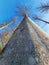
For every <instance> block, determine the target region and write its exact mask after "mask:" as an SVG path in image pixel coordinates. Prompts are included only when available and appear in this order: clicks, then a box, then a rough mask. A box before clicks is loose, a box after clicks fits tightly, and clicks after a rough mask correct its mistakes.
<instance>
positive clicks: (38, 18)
mask: <svg viewBox="0 0 49 65" xmlns="http://www.w3.org/2000/svg"><path fill="white" fill-rule="evenodd" d="M33 18H34V20H39V21H42V22H44V23H47V24H49V22H48V21H45V20H43V19H41V18H40V17H38V16H34V17H33Z"/></svg>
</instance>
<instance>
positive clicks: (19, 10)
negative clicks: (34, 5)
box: [16, 4, 30, 16]
mask: <svg viewBox="0 0 49 65" xmlns="http://www.w3.org/2000/svg"><path fill="white" fill-rule="evenodd" d="M29 9H30V6H29V5H23V4H20V5H18V6H17V7H16V14H18V15H21V16H28V15H29Z"/></svg>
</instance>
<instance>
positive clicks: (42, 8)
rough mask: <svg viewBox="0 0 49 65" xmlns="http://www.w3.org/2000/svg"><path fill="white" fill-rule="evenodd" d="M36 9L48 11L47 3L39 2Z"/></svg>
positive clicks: (48, 5) (48, 4)
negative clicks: (39, 4)
mask: <svg viewBox="0 0 49 65" xmlns="http://www.w3.org/2000/svg"><path fill="white" fill-rule="evenodd" d="M37 9H39V10H40V11H41V12H47V11H49V3H46V4H41V6H40V7H38V8H37Z"/></svg>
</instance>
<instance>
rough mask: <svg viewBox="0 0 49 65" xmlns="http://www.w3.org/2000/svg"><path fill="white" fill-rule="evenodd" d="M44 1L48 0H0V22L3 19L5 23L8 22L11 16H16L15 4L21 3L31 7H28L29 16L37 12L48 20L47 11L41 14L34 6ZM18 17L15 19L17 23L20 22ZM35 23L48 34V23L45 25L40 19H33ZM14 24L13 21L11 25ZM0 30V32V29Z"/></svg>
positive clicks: (48, 14)
mask: <svg viewBox="0 0 49 65" xmlns="http://www.w3.org/2000/svg"><path fill="white" fill-rule="evenodd" d="M46 2H49V1H48V0H0V23H3V21H4V22H5V23H6V22H9V21H10V20H11V18H12V17H13V16H17V15H16V13H15V10H16V6H17V5H20V4H21V3H23V4H28V5H30V7H31V8H30V17H31V18H32V16H33V15H34V14H37V15H38V16H40V17H41V18H43V19H44V20H47V21H49V12H48V13H46V14H44V13H42V14H41V13H40V12H39V11H38V10H37V9H36V7H38V6H40V4H41V3H46ZM18 17H19V18H18V20H17V23H18V22H20V20H21V18H20V16H18ZM32 19H33V18H32ZM17 23H16V24H17ZM35 23H37V24H38V25H39V26H40V27H41V28H42V29H43V30H45V31H46V32H47V33H48V34H49V25H48V24H46V25H45V23H43V22H41V21H35ZM16 24H15V23H14V24H13V25H12V26H11V27H14V26H15V25H16ZM44 25H45V26H44ZM9 27H10V26H9ZM7 29H8V28H7ZM2 31H3V30H2ZM0 32H1V30H0Z"/></svg>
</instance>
